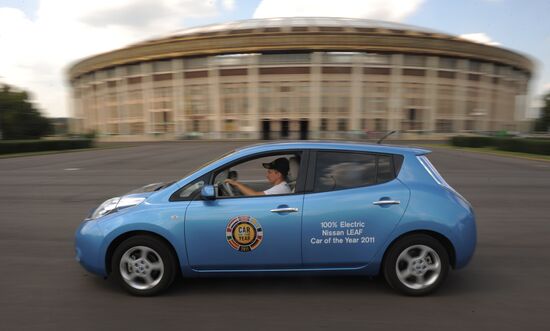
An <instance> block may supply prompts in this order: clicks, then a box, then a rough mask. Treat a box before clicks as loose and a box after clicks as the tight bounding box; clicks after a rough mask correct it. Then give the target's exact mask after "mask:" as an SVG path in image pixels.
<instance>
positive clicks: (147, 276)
mask: <svg viewBox="0 0 550 331" xmlns="http://www.w3.org/2000/svg"><path fill="white" fill-rule="evenodd" d="M111 262H112V264H111V268H112V269H111V270H112V271H113V276H114V279H115V281H116V282H117V283H119V284H120V285H121V286H122V287H123V288H124V289H125V290H127V291H128V292H130V293H131V294H133V295H140V296H151V295H156V294H158V293H159V292H161V291H163V290H165V289H167V288H168V287H169V286H170V285H171V284H172V282H173V281H174V278H175V275H176V268H177V267H176V265H177V264H176V261H175V257H174V255H173V254H172V252H171V251H170V248H169V247H167V245H166V244H165V243H163V242H162V241H160V240H159V239H156V238H154V237H150V236H135V237H131V238H128V239H126V240H125V241H123V242H122V243H121V244H120V245H119V246H118V247H117V248H116V249H115V252H114V254H113V259H112V261H111Z"/></svg>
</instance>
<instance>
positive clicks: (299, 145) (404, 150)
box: [236, 140, 431, 155]
mask: <svg viewBox="0 0 550 331" xmlns="http://www.w3.org/2000/svg"><path fill="white" fill-rule="evenodd" d="M284 149H332V150H353V151H368V152H375V153H390V154H414V155H424V154H428V153H431V151H430V150H427V149H423V148H417V147H406V146H396V145H383V144H369V143H364V142H352V141H315V140H308V141H279V142H269V143H260V144H255V145H249V146H244V147H241V148H238V149H237V150H236V152H245V153H254V152H267V151H274V150H284Z"/></svg>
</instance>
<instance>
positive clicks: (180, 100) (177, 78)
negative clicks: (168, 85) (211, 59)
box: [172, 59, 185, 136]
mask: <svg viewBox="0 0 550 331" xmlns="http://www.w3.org/2000/svg"><path fill="white" fill-rule="evenodd" d="M172 71H173V74H172V82H173V83H172V105H173V111H174V122H175V123H176V127H175V136H179V135H182V134H184V133H185V112H184V110H185V98H184V96H185V93H184V89H185V84H184V76H185V72H184V71H185V68H184V62H183V59H174V60H172Z"/></svg>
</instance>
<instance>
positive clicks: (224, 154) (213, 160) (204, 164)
mask: <svg viewBox="0 0 550 331" xmlns="http://www.w3.org/2000/svg"><path fill="white" fill-rule="evenodd" d="M233 153H235V150H232V151H229V152H226V153H223V154H222V155H220V156H218V157H217V158H215V159H212V160H210V161H208V162H205V163H203V164H201V165H200V166H198V167H196V168H193V170H191V171H189V172H187V173H186V174H185V176H183V177H182V178H185V177H187V176H189V175H191V174H193V173H195V172H196V171H198V170H200V169H202V168H204V167H206V166H208V165H210V164H212V163H214V162H216V161H218V160H221V159H223V158H224V157H226V156H229V155H231V154H233Z"/></svg>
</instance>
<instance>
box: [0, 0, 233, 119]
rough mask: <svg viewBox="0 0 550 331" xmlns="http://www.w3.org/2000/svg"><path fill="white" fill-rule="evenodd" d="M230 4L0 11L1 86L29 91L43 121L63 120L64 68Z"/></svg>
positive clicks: (46, 5)
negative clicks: (32, 12)
mask: <svg viewBox="0 0 550 331" xmlns="http://www.w3.org/2000/svg"><path fill="white" fill-rule="evenodd" d="M222 1H223V2H222ZM233 5H234V1H228V0H209V1H195V0H94V1H74V0H40V3H39V6H38V11H37V13H36V15H33V16H34V17H36V18H35V19H30V18H29V17H27V16H26V15H25V14H24V13H23V12H22V11H21V10H19V9H15V8H6V7H0V50H1V51H0V82H3V83H8V84H12V85H15V86H17V87H19V88H22V89H26V90H29V91H30V92H32V93H33V94H34V96H35V101H36V102H37V103H38V107H39V108H40V109H42V110H45V113H46V114H47V115H48V116H67V115H68V109H67V104H66V103H67V101H68V97H67V95H68V92H69V90H68V88H67V87H66V86H65V85H66V84H65V80H66V76H65V75H66V71H65V70H66V69H67V67H68V65H70V64H72V63H73V62H74V61H76V60H78V59H81V58H83V57H87V56H91V55H94V54H97V53H100V52H105V51H108V50H112V49H115V48H120V47H123V46H125V45H127V44H129V43H133V42H137V41H141V40H144V39H147V38H150V37H152V36H158V35H162V34H163V33H165V32H169V31H173V30H177V29H180V28H181V27H182V26H183V25H184V22H185V20H186V19H188V18H200V17H213V16H215V15H218V14H219V13H220V10H221V9H229V8H231V7H232V6H233Z"/></svg>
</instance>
